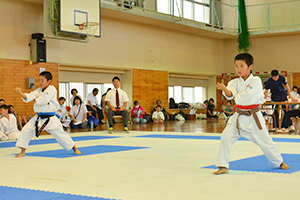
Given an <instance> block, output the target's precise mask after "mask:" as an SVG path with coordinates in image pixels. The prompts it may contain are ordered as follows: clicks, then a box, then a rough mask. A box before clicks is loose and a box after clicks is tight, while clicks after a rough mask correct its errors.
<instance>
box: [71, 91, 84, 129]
mask: <svg viewBox="0 0 300 200" xmlns="http://www.w3.org/2000/svg"><path fill="white" fill-rule="evenodd" d="M86 116H87V108H86V106H84V105H83V103H82V101H81V99H80V97H78V96H77V97H75V98H74V101H73V106H72V108H71V111H70V117H71V119H72V122H71V128H86V127H87V124H88V122H87V120H86Z"/></svg>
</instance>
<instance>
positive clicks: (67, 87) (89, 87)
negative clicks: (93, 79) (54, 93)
mask: <svg viewBox="0 0 300 200" xmlns="http://www.w3.org/2000/svg"><path fill="white" fill-rule="evenodd" d="M73 88H75V89H76V90H77V91H78V95H79V96H81V97H82V100H83V101H84V100H85V98H86V97H87V95H88V94H89V93H91V92H93V89H94V88H98V90H99V93H98V95H97V100H98V103H99V105H101V100H102V99H101V98H102V94H103V93H105V92H106V90H107V89H108V88H114V86H113V84H112V83H81V82H69V83H66V82H61V83H59V97H65V98H66V105H70V104H71V102H70V100H71V97H72V95H71V90H72V89H73Z"/></svg>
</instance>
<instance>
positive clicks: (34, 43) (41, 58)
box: [30, 38, 47, 62]
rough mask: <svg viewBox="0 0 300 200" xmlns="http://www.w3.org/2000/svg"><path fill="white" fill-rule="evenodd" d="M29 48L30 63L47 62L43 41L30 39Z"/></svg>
mask: <svg viewBox="0 0 300 200" xmlns="http://www.w3.org/2000/svg"><path fill="white" fill-rule="evenodd" d="M30 47H31V52H30V53H31V60H32V62H47V60H46V40H43V39H41V38H37V39H31V43H30Z"/></svg>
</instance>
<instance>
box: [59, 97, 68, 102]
mask: <svg viewBox="0 0 300 200" xmlns="http://www.w3.org/2000/svg"><path fill="white" fill-rule="evenodd" d="M60 100H66V98H65V97H59V98H58V101H60Z"/></svg>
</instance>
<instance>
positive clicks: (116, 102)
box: [105, 76, 129, 134]
mask: <svg viewBox="0 0 300 200" xmlns="http://www.w3.org/2000/svg"><path fill="white" fill-rule="evenodd" d="M112 83H113V85H114V89H112V90H110V91H109V92H108V93H107V94H106V97H105V101H106V104H107V105H108V107H109V109H108V113H107V119H108V123H109V130H108V132H109V133H110V134H111V133H113V130H114V128H113V117H114V115H122V117H123V125H124V129H123V131H124V132H126V133H129V131H128V128H127V125H128V111H127V110H125V108H126V106H127V102H128V101H129V99H128V96H127V94H126V92H125V91H124V90H121V89H120V83H121V82H120V78H119V77H117V76H115V77H114V78H113V79H112Z"/></svg>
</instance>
